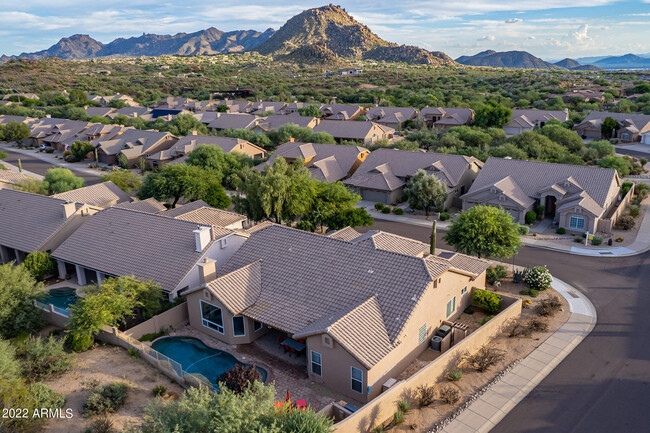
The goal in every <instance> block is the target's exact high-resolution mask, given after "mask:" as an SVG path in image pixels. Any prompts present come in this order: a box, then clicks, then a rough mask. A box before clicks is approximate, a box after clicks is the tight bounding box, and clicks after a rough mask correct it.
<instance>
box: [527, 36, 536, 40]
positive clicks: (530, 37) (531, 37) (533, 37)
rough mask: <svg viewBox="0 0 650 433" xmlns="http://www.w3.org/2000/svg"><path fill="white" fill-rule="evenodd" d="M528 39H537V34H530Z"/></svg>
mask: <svg viewBox="0 0 650 433" xmlns="http://www.w3.org/2000/svg"><path fill="white" fill-rule="evenodd" d="M528 39H537V38H536V37H535V36H528Z"/></svg>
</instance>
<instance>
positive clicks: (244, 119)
mask: <svg viewBox="0 0 650 433" xmlns="http://www.w3.org/2000/svg"><path fill="white" fill-rule="evenodd" d="M258 119H259V118H258V117H257V116H254V115H252V114H243V113H220V114H219V116H218V117H217V118H216V119H214V120H213V121H212V122H210V123H209V124H208V128H209V129H213V130H215V131H223V130H225V129H252V128H253V127H254V126H255V125H257V122H258V121H259V120H258Z"/></svg>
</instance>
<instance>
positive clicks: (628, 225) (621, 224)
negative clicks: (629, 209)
mask: <svg viewBox="0 0 650 433" xmlns="http://www.w3.org/2000/svg"><path fill="white" fill-rule="evenodd" d="M635 225H636V221H634V217H633V216H632V215H622V216H621V217H620V218H619V219H618V220H617V221H616V226H617V227H618V228H620V229H623V230H631V229H633V228H634V226H635Z"/></svg>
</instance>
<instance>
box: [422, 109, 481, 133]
mask: <svg viewBox="0 0 650 433" xmlns="http://www.w3.org/2000/svg"><path fill="white" fill-rule="evenodd" d="M420 119H422V121H424V123H426V125H427V126H428V127H429V128H435V129H440V130H443V131H446V130H447V129H449V128H453V127H454V126H463V125H471V124H472V123H474V110H472V109H470V108H443V107H424V108H423V109H422V110H421V111H420Z"/></svg>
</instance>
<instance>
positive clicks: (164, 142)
mask: <svg viewBox="0 0 650 433" xmlns="http://www.w3.org/2000/svg"><path fill="white" fill-rule="evenodd" d="M177 140H178V139H177V138H176V137H174V136H173V135H171V134H170V133H168V132H157V131H147V130H141V129H127V130H125V131H124V132H122V133H121V134H120V135H118V136H116V137H113V138H111V139H104V138H103V137H102V138H100V139H98V140H95V141H94V142H93V145H94V146H95V148H96V149H97V157H98V159H99V162H100V163H103V164H108V165H114V164H116V163H117V157H118V155H120V154H123V155H124V156H125V157H126V158H127V161H128V165H129V167H133V166H134V165H135V163H136V162H137V161H138V159H140V158H146V157H147V156H149V155H152V154H154V153H156V152H160V151H161V150H167V149H169V148H170V147H171V146H172V145H173V144H174V143H176V141H177Z"/></svg>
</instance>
